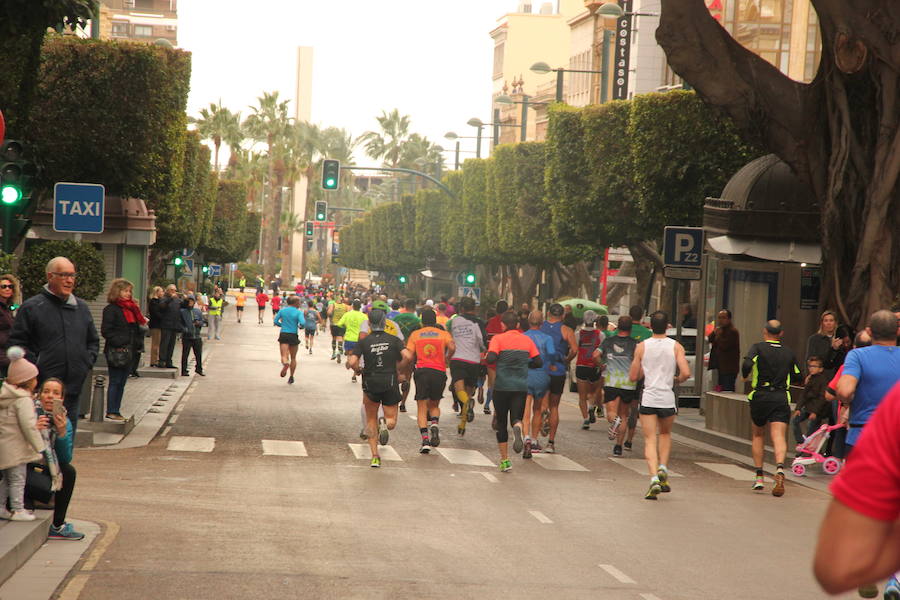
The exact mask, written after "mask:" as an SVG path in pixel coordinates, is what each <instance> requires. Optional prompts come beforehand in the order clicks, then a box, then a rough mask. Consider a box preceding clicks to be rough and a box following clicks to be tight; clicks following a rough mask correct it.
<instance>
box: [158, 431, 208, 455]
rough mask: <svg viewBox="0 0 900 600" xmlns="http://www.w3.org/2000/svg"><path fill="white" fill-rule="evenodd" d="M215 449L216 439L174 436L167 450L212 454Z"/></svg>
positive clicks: (170, 439)
mask: <svg viewBox="0 0 900 600" xmlns="http://www.w3.org/2000/svg"><path fill="white" fill-rule="evenodd" d="M215 447H216V438H212V437H191V436H182V435H174V436H172V437H171V438H169V445H168V446H166V449H168V450H172V451H174V452H212V451H213V449H214V448H215Z"/></svg>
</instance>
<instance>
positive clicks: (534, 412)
mask: <svg viewBox="0 0 900 600" xmlns="http://www.w3.org/2000/svg"><path fill="white" fill-rule="evenodd" d="M543 324H544V315H543V314H542V313H541V311H539V310H535V311H532V312H531V313H530V314H529V315H528V327H529V329H528V331H526V332H525V335H526V336H528V337H529V338H531V341H532V342H534V345H535V346H536V347H537V349H538V352H540V354H541V361H542V362H543V365H542V366H541V368H539V369H528V396H526V398H525V415H524V417H523V419H522V421H523V423H522V424H523V428H524V430H525V449H524V450H523V451H522V458H531V454H532V452H540V451H541V445H540V443H539V442H538V434H539V432H540V430H541V413H542V412H543V411H544V410H547V407H548V401H549V400H548V396H549V394H550V365H551V364H552V363H553V361H555V360H557V358H558V355H557V353H556V344H555V343H554V342H553V338H551V337H550V336H549V335H547V334H546V333H543V332H542V331H541V325H543Z"/></svg>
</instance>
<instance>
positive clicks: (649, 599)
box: [641, 594, 661, 600]
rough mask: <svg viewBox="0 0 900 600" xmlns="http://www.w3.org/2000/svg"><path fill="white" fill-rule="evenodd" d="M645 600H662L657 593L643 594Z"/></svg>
mask: <svg viewBox="0 0 900 600" xmlns="http://www.w3.org/2000/svg"><path fill="white" fill-rule="evenodd" d="M641 598H642V599H643V600H661V599H660V597H659V596H657V595H656V594H641Z"/></svg>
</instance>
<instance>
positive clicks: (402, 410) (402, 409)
mask: <svg viewBox="0 0 900 600" xmlns="http://www.w3.org/2000/svg"><path fill="white" fill-rule="evenodd" d="M400 412H406V405H405V404H403V403H402V402H401V403H400Z"/></svg>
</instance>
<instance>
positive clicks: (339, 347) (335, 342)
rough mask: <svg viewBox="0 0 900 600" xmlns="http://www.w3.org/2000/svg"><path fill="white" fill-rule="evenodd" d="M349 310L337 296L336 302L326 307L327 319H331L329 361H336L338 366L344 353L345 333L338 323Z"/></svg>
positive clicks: (341, 297) (342, 299) (342, 298)
mask: <svg viewBox="0 0 900 600" xmlns="http://www.w3.org/2000/svg"><path fill="white" fill-rule="evenodd" d="M349 309H350V307H349V306H347V304H346V303H345V302H344V297H343V296H338V297H337V300H331V301H330V304H329V305H328V317H329V318H330V319H331V360H335V359H337V363H338V364H341V355H342V354H343V353H344V333H345V330H344V328H343V327H341V326H340V325H338V323H339V322H340V320H341V319H342V318H343V317H344V315H345V314H346V312H347V311H348V310H349Z"/></svg>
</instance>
